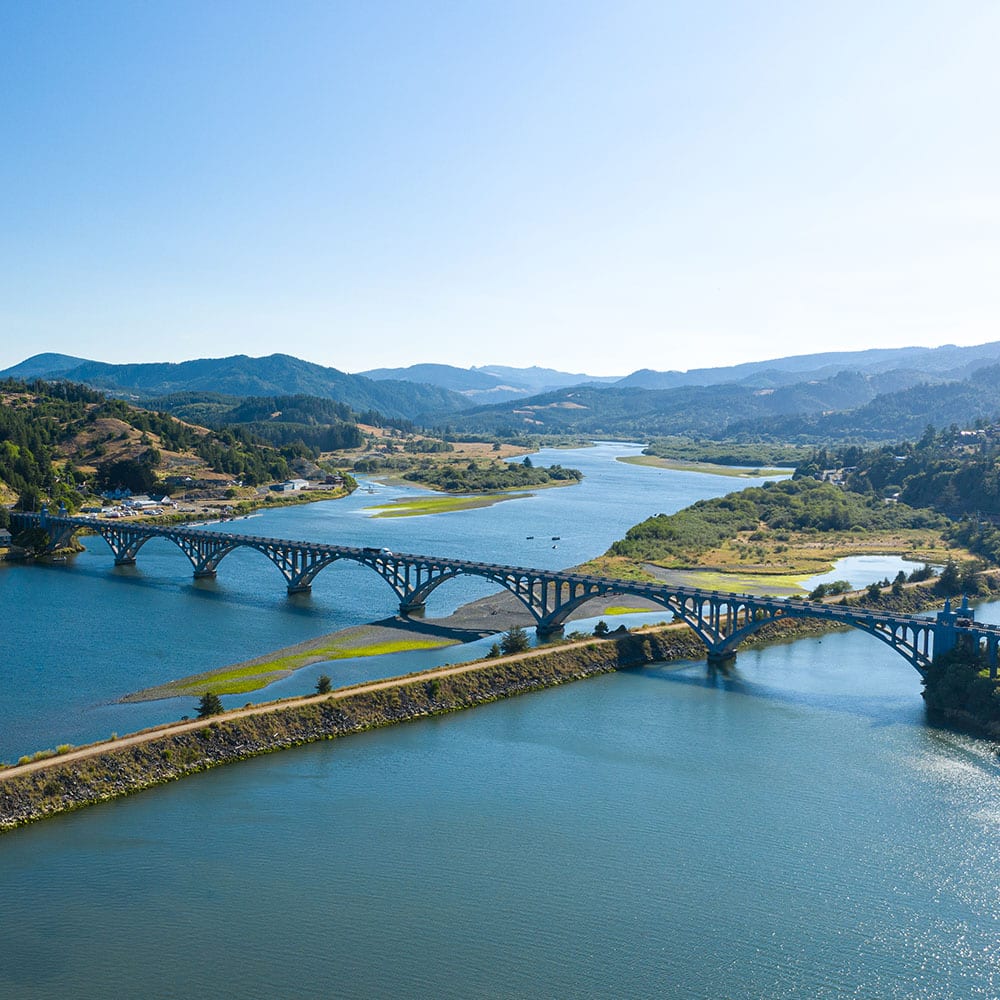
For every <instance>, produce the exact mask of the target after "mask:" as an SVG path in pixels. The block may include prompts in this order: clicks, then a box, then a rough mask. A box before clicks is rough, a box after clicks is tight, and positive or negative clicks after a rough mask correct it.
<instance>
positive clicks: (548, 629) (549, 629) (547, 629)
mask: <svg viewBox="0 0 1000 1000" xmlns="http://www.w3.org/2000/svg"><path fill="white" fill-rule="evenodd" d="M562 634H563V627H562V625H543V624H542V623H541V622H539V623H538V624H537V625H536V626H535V635H536V636H538V638H539V639H551V638H552V637H554V636H557V635H562Z"/></svg>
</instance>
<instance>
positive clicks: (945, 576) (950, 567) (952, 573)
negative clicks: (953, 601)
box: [934, 559, 962, 596]
mask: <svg viewBox="0 0 1000 1000" xmlns="http://www.w3.org/2000/svg"><path fill="white" fill-rule="evenodd" d="M934 589H935V590H936V591H937V592H938V593H939V594H944V595H946V596H950V595H952V594H957V593H958V592H959V591H960V590H961V589H962V577H961V574H960V573H959V571H958V564H957V563H956V562H955V560H954V559H949V560H948V562H947V563H945V567H944V569H943V570H941V575H940V576H939V577H938V582H937V585H936V586H935V588H934Z"/></svg>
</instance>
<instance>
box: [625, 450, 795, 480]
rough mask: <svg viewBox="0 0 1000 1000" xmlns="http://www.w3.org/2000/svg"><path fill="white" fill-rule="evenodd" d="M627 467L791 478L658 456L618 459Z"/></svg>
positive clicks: (786, 472) (772, 471)
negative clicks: (639, 466) (643, 466)
mask: <svg viewBox="0 0 1000 1000" xmlns="http://www.w3.org/2000/svg"><path fill="white" fill-rule="evenodd" d="M616 461H618V462H624V463H625V464H626V465H649V466H652V467H653V468H656V469H672V470H673V471H675V472H704V473H706V474H707V475H710V476H731V477H733V478H735V479H761V478H767V477H769V476H782V477H785V476H790V475H791V473H792V470H791V469H764V468H761V469H741V468H736V467H735V466H732V465H716V464H715V463H714V462H684V461H681V460H679V459H674V458H658V457H657V456H656V455H622V456H620V457H619V458H617V459H616Z"/></svg>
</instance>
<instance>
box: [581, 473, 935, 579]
mask: <svg viewBox="0 0 1000 1000" xmlns="http://www.w3.org/2000/svg"><path fill="white" fill-rule="evenodd" d="M947 526H948V521H947V519H946V518H944V517H942V516H941V515H940V514H937V513H935V512H934V511H931V510H926V509H925V510H916V509H913V508H911V507H907V506H906V505H904V504H886V503H885V502H884V501H883V500H882V499H881V498H879V497H875V496H863V495H860V494H856V493H852V492H850V491H846V490H843V489H839V488H838V487H836V486H834V485H832V484H830V483H822V482H818V481H816V480H814V479H797V480H785V481H782V482H778V483H768V484H765V485H764V486H762V487H752V488H750V489H746V490H741V491H740V492H738V493H730V494H727V495H726V496H724V497H719V498H716V499H712V500H700V501H698V502H697V503H695V504H692V505H691V506H690V507H686V508H684V509H683V510H681V511H678V512H677V513H675V514H657V515H656V516H654V517H651V518H648V519H647V520H645V521H643V522H641V523H640V524H637V525H635V526H633V527H632V528H630V529H629V530H628V532H627V533H626V535H625V537H624V538H623V539H621V540H619V541H617V542H615V543H614V544H613V545H612V546H611V548H610V549H609V550H608V552H607V554H606V558H605V559H604V560H601V561H599V562H596V563H592V564H588V568H590V569H603V570H604V571H605V572H615V574H616V575H617V574H620V573H621V572H622V571H623V570H624V569H625V568H627V567H639V568H640V570H641V567H642V566H643V565H644V564H647V563H648V564H654V565H656V566H661V567H664V568H668V569H671V568H691V567H701V568H708V569H712V570H715V571H718V572H722V573H725V572H727V571H734V572H739V573H742V574H748V573H751V574H752V573H761V574H770V575H775V574H787V575H808V574H812V573H817V572H821V571H823V570H826V569H828V568H829V566H830V564H831V563H832V561H833V560H835V559H838V558H841V557H843V556H846V555H856V554H862V553H894V554H899V555H905V556H907V557H908V558H911V559H914V560H921V561H928V562H937V561H944V560H945V559H946V558H947V557H948V555H949V549H948V547H947V542H946V539H945V537H944V533H945V530H946V528H947Z"/></svg>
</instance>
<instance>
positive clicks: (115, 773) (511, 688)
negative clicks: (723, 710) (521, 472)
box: [0, 628, 703, 832]
mask: <svg viewBox="0 0 1000 1000" xmlns="http://www.w3.org/2000/svg"><path fill="white" fill-rule="evenodd" d="M695 646H701V642H700V640H699V639H698V638H697V637H696V636H695V635H694V634H693V633H691V632H689V631H686V632H685V631H681V630H680V629H676V628H673V629H670V628H667V629H663V630H661V632H647V633H630V632H625V633H623V634H620V635H612V636H609V637H608V638H605V639H597V638H589V639H586V640H582V641H580V642H575V643H570V644H564V645H561V646H555V647H551V648H547V649H546V648H543V649H535V650H529V651H528V652H526V653H519V654H517V655H514V656H509V657H503V658H499V659H487V660H476V661H473V662H472V663H466V664H458V665H455V666H450V667H438V668H434V669H432V670H425V671H420V672H417V673H414V674H408V675H405V676H402V677H395V678H387V679H385V680H379V681H370V682H365V683H362V684H358V685H353V686H351V687H346V688H341V689H339V690H336V691H333V692H331V693H329V694H316V695H309V696H307V697H303V698H292V699H285V700H283V701H276V702H267V703H264V704H261V705H253V706H249V707H245V708H242V709H236V710H234V711H231V712H226V713H222V714H219V715H214V716H210V717H208V718H203V719H196V720H192V721H187V722H176V723H169V724H167V725H165V726H159V727H155V728H153V729H150V730H144V731H141V732H138V733H133V734H130V735H129V736H125V737H122V738H120V739H117V740H108V741H102V742H99V743H93V744H90V745H88V746H86V747H79V748H72V749H70V748H66V750H65V752H63V753H58V754H52V755H51V756H49V755H46V756H43V757H38V758H36V759H34V760H32V761H29V762H27V763H24V764H19V765H15V766H14V767H11V768H6V769H5V770H0V832H5V831H9V830H12V829H15V828H17V827H20V826H24V825H26V824H28V823H33V822H36V821H37V820H40V819H45V818H48V817H51V816H56V815H59V814H61V813H66V812H70V811H75V810H76V809H80V808H83V807H85V806H88V805H96V804H97V803H99V802H106V801H110V800H112V799H117V798H121V797H123V796H125V795H131V794H134V793H136V792H139V791H143V790H145V789H148V788H152V787H155V786H156V785H161V784H165V783H167V782H169V781H175V780H178V779H179V778H182V777H186V776H188V775H190V774H195V773H197V772H199V771H204V770H208V769H209V768H213V767H218V766H221V765H223V764H229V763H234V762H236V761H239V760H245V759H248V758H250V757H256V756H260V755H261V754H265V753H271V752H274V751H277V750H283V749H287V748H289V747H292V746H301V745H303V744H306V743H314V742H317V741H319V740H327V739H338V738H340V737H343V736H348V735H352V734H354V733H360V732H366V731H368V730H371V729H378V728H382V727H385V726H390V725H398V724H399V723H402V722H410V721H414V720H417V719H420V718H427V717H432V716H437V715H443V714H447V713H450V712H455V711H462V710H465V709H468V708H473V707H476V706H478V705H484V704H488V703H489V702H492V701H498V700H501V699H506V698H511V697H515V696H517V695H520V694H526V693H528V692H531V691H539V690H543V689H545V688H549V687H555V686H558V685H561V684H565V683H568V682H570V681H574V680H583V679H585V678H587V677H593V676H596V675H598V674H603V673H612V672H614V671H616V670H621V669H626V668H629V667H636V666H641V665H644V664H648V663H654V662H669V661H672V660H684V659H689V658H690V655H689V654H692V653H695V652H696V650H695ZM702 648H703V647H702Z"/></svg>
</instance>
